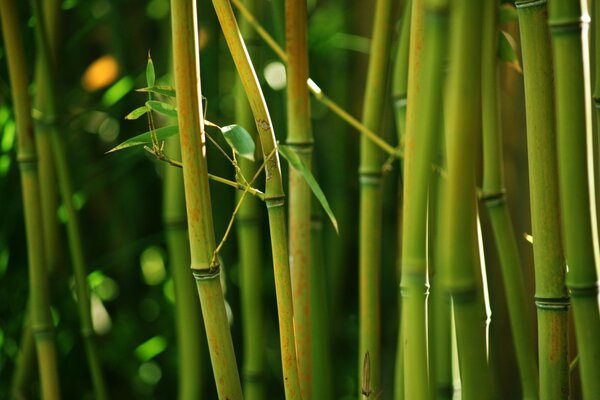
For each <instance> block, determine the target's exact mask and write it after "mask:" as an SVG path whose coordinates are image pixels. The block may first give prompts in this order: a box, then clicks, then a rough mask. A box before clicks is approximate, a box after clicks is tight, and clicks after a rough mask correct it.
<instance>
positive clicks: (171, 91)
mask: <svg viewBox="0 0 600 400" xmlns="http://www.w3.org/2000/svg"><path fill="white" fill-rule="evenodd" d="M135 91H136V92H145V93H156V94H162V95H163V96H167V97H172V98H175V88H174V87H173V86H161V85H158V86H156V85H155V86H148V87H145V88H141V89H135Z"/></svg>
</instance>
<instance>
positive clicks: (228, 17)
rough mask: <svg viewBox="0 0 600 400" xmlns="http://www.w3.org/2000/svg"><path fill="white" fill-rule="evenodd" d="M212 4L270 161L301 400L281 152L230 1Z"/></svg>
mask: <svg viewBox="0 0 600 400" xmlns="http://www.w3.org/2000/svg"><path fill="white" fill-rule="evenodd" d="M213 5H214V7H215V10H216V12H217V17H218V18H219V23H220V24H221V28H222V30H223V34H224V35H225V40H226V41H227V45H228V46H229V51H230V52H231V55H232V57H233V61H234V62H235V65H236V68H237V70H238V74H239V75H240V79H241V81H242V84H243V86H244V90H245V91H246V96H247V97H248V100H249V102H250V107H251V108H252V112H253V114H254V121H255V123H256V127H257V129H258V136H259V138H260V142H261V146H262V151H263V157H264V159H265V160H266V163H267V165H266V168H265V173H266V188H265V203H266V206H267V212H268V217H269V229H270V233H271V247H272V248H271V251H272V254H273V268H274V272H275V292H276V296H277V311H278V316H279V337H280V341H281V343H280V345H281V359H282V367H283V382H284V388H285V396H286V399H299V398H301V394H300V385H299V381H298V370H297V365H296V350H295V338H294V336H295V335H294V326H293V316H294V313H293V305H292V291H291V283H290V270H289V259H288V248H287V240H286V237H287V233H286V227H285V209H284V204H285V201H284V200H285V195H284V193H283V183H282V178H281V167H280V164H279V155H278V154H277V152H276V141H275V134H274V132H273V125H272V123H271V117H270V116H269V112H268V110H267V107H266V104H265V101H264V97H263V95H262V91H261V89H260V85H259V83H258V79H257V77H256V73H255V72H254V68H253V66H252V62H251V61H250V59H249V57H248V53H247V51H246V47H245V45H244V42H243V39H242V37H241V35H240V32H239V29H238V26H237V22H236V20H235V16H234V14H233V10H232V9H231V5H230V4H229V1H228V0H213Z"/></svg>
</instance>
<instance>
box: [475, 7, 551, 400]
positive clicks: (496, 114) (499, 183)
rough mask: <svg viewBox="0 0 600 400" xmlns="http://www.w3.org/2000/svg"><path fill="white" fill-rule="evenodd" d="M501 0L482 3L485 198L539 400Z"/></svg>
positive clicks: (519, 351) (520, 358)
mask: <svg viewBox="0 0 600 400" xmlns="http://www.w3.org/2000/svg"><path fill="white" fill-rule="evenodd" d="M499 6H500V4H499V2H498V1H486V2H484V7H483V18H484V20H483V50H482V53H483V61H482V117H483V187H482V191H483V193H482V196H481V199H482V201H483V203H484V205H485V207H486V208H487V212H488V216H489V218H490V223H491V225H492V230H493V234H494V239H495V243H496V248H497V249H498V254H499V258H500V267H501V272H502V278H503V280H504V287H505V290H506V300H507V303H508V311H509V313H508V314H509V319H510V328H511V331H512V335H513V338H514V343H515V353H516V356H517V367H518V370H519V375H520V378H521V388H522V395H523V398H524V399H537V398H538V397H539V393H538V372H537V365H536V362H535V350H534V340H533V331H532V326H531V324H530V323H529V322H528V318H527V314H528V307H527V304H528V303H527V301H526V300H525V283H524V281H523V275H522V272H521V271H522V267H521V262H520V258H519V251H518V248H517V242H516V238H515V233H514V228H513V224H512V221H511V219H510V215H509V212H508V206H507V204H506V192H505V190H504V174H503V170H502V153H503V152H502V136H501V134H500V131H501V128H500V106H499V86H500V81H499V74H498V67H499V65H498V34H499V33H500V32H499V28H498V19H497V10H498V9H499Z"/></svg>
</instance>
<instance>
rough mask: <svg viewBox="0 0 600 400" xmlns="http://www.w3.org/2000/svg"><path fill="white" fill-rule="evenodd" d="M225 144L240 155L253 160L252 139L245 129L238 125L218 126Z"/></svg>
mask: <svg viewBox="0 0 600 400" xmlns="http://www.w3.org/2000/svg"><path fill="white" fill-rule="evenodd" d="M220 130H221V133H222V134H223V137H225V140H226V141H227V144H229V146H231V148H232V149H233V150H234V151H235V152H236V153H237V154H239V155H240V156H242V157H244V158H247V159H248V160H251V161H254V150H255V148H256V146H255V145H254V140H253V139H252V136H250V134H249V133H248V131H247V130H245V129H244V128H242V127H241V126H239V125H227V126H224V127H222V128H220Z"/></svg>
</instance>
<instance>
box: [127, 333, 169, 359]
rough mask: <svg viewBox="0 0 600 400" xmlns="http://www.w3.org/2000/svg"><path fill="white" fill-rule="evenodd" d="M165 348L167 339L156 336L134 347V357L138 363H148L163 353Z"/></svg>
mask: <svg viewBox="0 0 600 400" xmlns="http://www.w3.org/2000/svg"><path fill="white" fill-rule="evenodd" d="M166 348H167V339H165V338H164V337H163V336H160V335H157V336H154V337H153V338H150V339H148V340H146V341H145V342H144V343H142V344H140V345H139V346H138V347H136V348H135V355H136V356H137V358H138V359H140V361H148V360H150V359H152V358H154V357H156V356H157V355H159V354H160V353H162V352H163V351H165V349H166Z"/></svg>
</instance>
